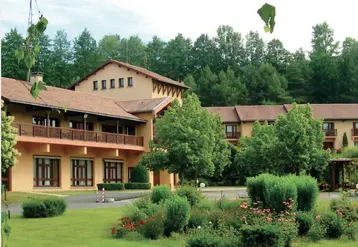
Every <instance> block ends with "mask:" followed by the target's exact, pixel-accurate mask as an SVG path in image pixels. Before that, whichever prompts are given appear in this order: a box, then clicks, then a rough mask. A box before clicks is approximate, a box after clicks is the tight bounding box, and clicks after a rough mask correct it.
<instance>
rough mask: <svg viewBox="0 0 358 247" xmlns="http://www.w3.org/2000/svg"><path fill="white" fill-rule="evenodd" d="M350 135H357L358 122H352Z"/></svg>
mask: <svg viewBox="0 0 358 247" xmlns="http://www.w3.org/2000/svg"><path fill="white" fill-rule="evenodd" d="M352 136H358V122H354V123H353V130H352Z"/></svg>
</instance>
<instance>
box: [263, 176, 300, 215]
mask: <svg viewBox="0 0 358 247" xmlns="http://www.w3.org/2000/svg"><path fill="white" fill-rule="evenodd" d="M264 184H265V185H264V201H263V205H264V208H270V209H271V210H273V211H275V212H281V211H286V209H287V208H286V205H285V204H283V202H288V201H289V200H290V199H292V200H293V202H295V201H297V188H296V186H295V184H294V183H292V182H291V181H290V179H288V178H287V177H281V178H277V177H271V178H269V179H267V180H265V182H264ZM292 209H293V208H292Z"/></svg>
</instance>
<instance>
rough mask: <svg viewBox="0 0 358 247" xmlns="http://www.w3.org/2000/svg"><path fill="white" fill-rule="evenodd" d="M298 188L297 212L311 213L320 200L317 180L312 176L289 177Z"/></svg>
mask: <svg viewBox="0 0 358 247" xmlns="http://www.w3.org/2000/svg"><path fill="white" fill-rule="evenodd" d="M288 179H289V180H291V181H292V183H294V184H295V185H296V187H297V210H300V211H311V210H312V209H313V208H314V207H315V205H316V203H317V199H318V193H319V189H318V185H317V180H316V179H315V178H313V177H311V176H288Z"/></svg>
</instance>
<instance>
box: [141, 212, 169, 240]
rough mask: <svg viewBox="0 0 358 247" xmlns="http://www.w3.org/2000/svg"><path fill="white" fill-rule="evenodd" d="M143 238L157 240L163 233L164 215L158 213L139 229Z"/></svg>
mask: <svg viewBox="0 0 358 247" xmlns="http://www.w3.org/2000/svg"><path fill="white" fill-rule="evenodd" d="M139 231H140V232H141V233H142V234H143V236H144V237H145V238H149V239H158V238H159V237H160V236H162V235H163V233H164V213H163V211H158V212H157V213H156V214H155V215H154V216H153V217H150V218H149V219H148V220H147V222H146V223H145V224H144V225H142V226H141V227H140V228H139Z"/></svg>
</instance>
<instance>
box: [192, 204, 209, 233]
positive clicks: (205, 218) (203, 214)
mask: <svg viewBox="0 0 358 247" xmlns="http://www.w3.org/2000/svg"><path fill="white" fill-rule="evenodd" d="M208 222H209V214H208V211H202V210H200V209H197V208H194V209H192V210H191V213H190V219H189V223H188V226H189V228H197V227H198V226H200V227H202V226H204V225H206V224H207V223H208Z"/></svg>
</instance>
